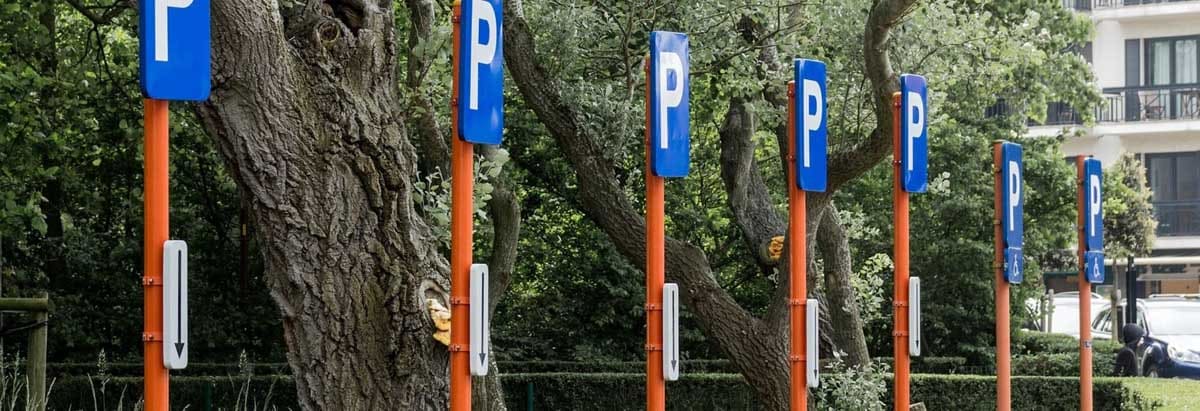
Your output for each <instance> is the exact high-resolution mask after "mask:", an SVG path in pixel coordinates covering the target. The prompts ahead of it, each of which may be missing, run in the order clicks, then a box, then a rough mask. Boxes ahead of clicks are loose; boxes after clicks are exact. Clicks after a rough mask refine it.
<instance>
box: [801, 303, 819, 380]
mask: <svg viewBox="0 0 1200 411" xmlns="http://www.w3.org/2000/svg"><path fill="white" fill-rule="evenodd" d="M804 311H805V312H804V314H805V320H806V322H805V323H804V325H805V326H806V328H808V329H807V330H804V332H805V337H806V338H805V340H806V345H805V346H804V348H805V350H804V351H805V352H804V356H805V357H806V358H805V364H804V365H805V368H806V370H805V372H807V373H808V379H807V381H808V387H809V388H817V387H819V386H821V380H820V378H821V350H820V348H821V324H820V323H819V321H820V320H821V316H820V313H821V303H820V302H819V301H817V299H815V298H809V299H808V302H807V303H805V304H804Z"/></svg>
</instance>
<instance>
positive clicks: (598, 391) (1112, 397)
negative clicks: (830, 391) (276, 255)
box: [501, 373, 1156, 411]
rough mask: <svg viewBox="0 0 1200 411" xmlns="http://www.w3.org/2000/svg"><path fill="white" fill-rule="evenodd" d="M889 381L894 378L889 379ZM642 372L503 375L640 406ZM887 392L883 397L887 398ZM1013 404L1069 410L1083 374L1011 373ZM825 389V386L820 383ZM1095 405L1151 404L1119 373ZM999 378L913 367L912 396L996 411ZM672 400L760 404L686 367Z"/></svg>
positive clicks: (556, 397)
mask: <svg viewBox="0 0 1200 411" xmlns="http://www.w3.org/2000/svg"><path fill="white" fill-rule="evenodd" d="M889 380H890V378H889ZM644 381H645V377H644V376H643V375H641V374H572V373H546V374H505V375H504V376H503V378H502V379H501V383H502V384H503V386H504V392H505V402H506V403H507V405H508V408H509V409H514V410H516V409H526V407H527V406H528V404H529V401H530V393H532V403H533V408H534V409H538V410H545V409H549V410H560V409H573V410H640V409H643V407H644V405H643V404H644V401H645V392H644V390H643V389H642V384H643V383H644ZM891 386H892V385H891V383H889V384H888V387H889V391H888V394H887V396H886V397H885V398H882V399H881V400H882V401H883V402H884V403H885V404H886V403H890V401H891V400H890V398H891V395H892V394H891V391H890V387H891ZM1012 388H1013V393H1012V396H1013V409H1016V410H1065V409H1074V408H1078V406H1079V380H1078V379H1076V378H1067V377H1025V376H1021V377H1014V378H1013V383H1012ZM823 389H825V388H823ZM1094 392H1095V394H1094V398H1093V405H1094V407H1093V408H1094V409H1096V410H1133V411H1137V410H1153V409H1154V408H1155V407H1156V404H1153V403H1152V402H1150V401H1148V400H1146V399H1145V398H1144V397H1143V396H1142V395H1141V394H1139V393H1137V392H1136V391H1134V389H1133V388H1131V387H1129V386H1127V385H1125V384H1124V383H1122V382H1121V381H1120V380H1118V379H1112V378H1098V379H1096V380H1095V382H1094ZM995 393H996V380H995V377H990V376H976V375H932V374H916V375H913V377H912V398H913V401H914V402H918V401H920V402H924V403H925V406H926V408H927V409H931V410H950V409H953V410H957V411H969V410H980V411H983V410H995V409H996V394H995ZM667 398H668V401H667V407H668V408H670V409H679V410H754V409H759V408H761V407H759V406H758V405H757V401H756V399H755V398H754V393H753V392H752V391H751V389H750V387H749V385H747V384H746V382H745V380H743V379H742V377H741V376H740V375H737V374H685V375H683V376H681V378H680V380H679V381H675V382H671V383H668V384H667Z"/></svg>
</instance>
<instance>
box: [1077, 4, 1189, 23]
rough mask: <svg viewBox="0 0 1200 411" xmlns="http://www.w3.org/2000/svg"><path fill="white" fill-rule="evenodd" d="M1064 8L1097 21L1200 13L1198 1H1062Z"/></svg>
mask: <svg viewBox="0 0 1200 411" xmlns="http://www.w3.org/2000/svg"><path fill="white" fill-rule="evenodd" d="M1060 1H1061V2H1062V5H1063V7H1064V8H1067V9H1073V10H1076V11H1080V12H1085V13H1090V14H1091V16H1092V18H1093V19H1095V20H1141V19H1147V18H1159V17H1162V16H1182V15H1192V14H1197V13H1200V1H1197V0H1060Z"/></svg>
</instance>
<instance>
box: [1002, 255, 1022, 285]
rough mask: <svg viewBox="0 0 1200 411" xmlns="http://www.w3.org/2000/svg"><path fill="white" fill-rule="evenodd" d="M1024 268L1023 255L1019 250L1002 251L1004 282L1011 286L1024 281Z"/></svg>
mask: <svg viewBox="0 0 1200 411" xmlns="http://www.w3.org/2000/svg"><path fill="white" fill-rule="evenodd" d="M1024 266H1025V260H1024V253H1023V252H1022V251H1021V249H1020V248H1013V247H1009V248H1005V249H1004V280H1005V281H1008V282H1009V283H1011V284H1020V283H1021V281H1022V280H1024V279H1025V275H1024V274H1022V273H1023V270H1024V268H1025V267H1024Z"/></svg>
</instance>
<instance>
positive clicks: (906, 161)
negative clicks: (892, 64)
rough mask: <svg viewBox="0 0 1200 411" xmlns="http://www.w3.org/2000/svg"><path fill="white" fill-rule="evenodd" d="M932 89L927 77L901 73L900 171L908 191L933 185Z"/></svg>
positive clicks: (905, 189)
mask: <svg viewBox="0 0 1200 411" xmlns="http://www.w3.org/2000/svg"><path fill="white" fill-rule="evenodd" d="M928 168H929V92H928V89H927V85H926V83H925V77H921V76H918V75H916V74H904V75H901V76H900V174H901V175H902V176H903V181H902V183H903V184H901V185H902V186H903V187H904V191H907V192H910V193H924V192H925V191H926V190H927V189H928V188H929V184H928V183H929V170H928Z"/></svg>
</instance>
